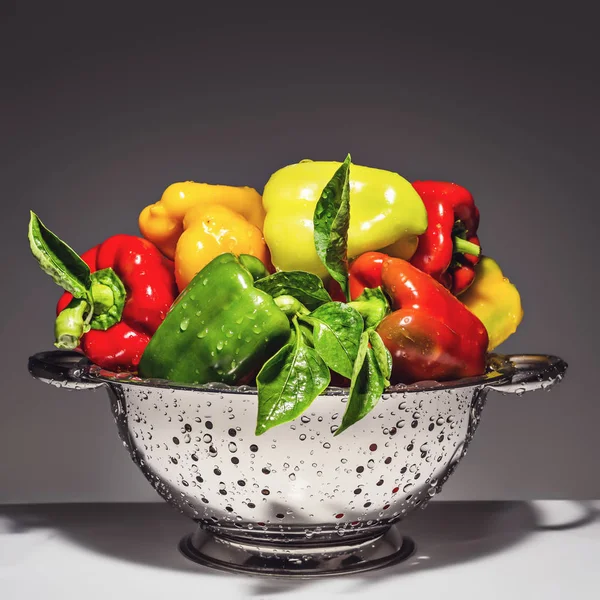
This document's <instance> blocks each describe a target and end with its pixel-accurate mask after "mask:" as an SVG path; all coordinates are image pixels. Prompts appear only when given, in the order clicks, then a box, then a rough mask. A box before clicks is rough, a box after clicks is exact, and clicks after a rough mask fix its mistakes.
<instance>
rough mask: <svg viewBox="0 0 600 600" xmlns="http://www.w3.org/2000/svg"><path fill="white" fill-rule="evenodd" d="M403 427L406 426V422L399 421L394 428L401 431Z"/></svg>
mask: <svg viewBox="0 0 600 600" xmlns="http://www.w3.org/2000/svg"><path fill="white" fill-rule="evenodd" d="M404 425H406V421H405V420H404V419H400V420H399V421H398V422H397V423H396V427H397V428H398V429H402V428H403V427H404Z"/></svg>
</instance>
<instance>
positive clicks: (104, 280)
mask: <svg viewBox="0 0 600 600" xmlns="http://www.w3.org/2000/svg"><path fill="white" fill-rule="evenodd" d="M91 279H92V298H93V300H94V316H93V317H92V320H91V321H90V326H91V328H92V329H100V330H102V331H106V330H107V329H108V328H109V327H112V326H113V325H114V324H115V323H118V322H119V321H120V320H121V316H122V314H123V307H124V306H125V299H126V296H127V292H126V291H125V286H124V285H123V282H122V281H121V279H120V278H119V276H118V275H117V274H116V273H115V272H114V271H113V270H112V269H111V268H110V267H109V268H108V269H102V270H101V271H94V272H93V273H92V275H91Z"/></svg>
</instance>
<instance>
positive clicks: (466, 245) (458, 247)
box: [454, 236, 481, 256]
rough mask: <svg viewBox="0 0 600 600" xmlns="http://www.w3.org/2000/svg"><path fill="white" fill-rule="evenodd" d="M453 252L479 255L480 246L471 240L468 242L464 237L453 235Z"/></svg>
mask: <svg viewBox="0 0 600 600" xmlns="http://www.w3.org/2000/svg"><path fill="white" fill-rule="evenodd" d="M454 253H455V254H470V255H472V256H479V255H480V254H481V247H480V246H479V245H477V244H474V243H473V242H469V241H468V240H465V239H464V238H461V237H458V236H455V238H454Z"/></svg>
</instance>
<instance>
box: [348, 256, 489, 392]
mask: <svg viewBox="0 0 600 600" xmlns="http://www.w3.org/2000/svg"><path fill="white" fill-rule="evenodd" d="M349 286H350V295H351V298H352V299H353V300H354V299H355V298H357V297H358V296H360V294H362V292H363V290H364V289H365V287H371V288H374V287H379V286H381V287H382V288H383V290H384V292H385V293H386V295H387V296H388V297H389V299H390V301H391V306H392V309H393V312H392V313H391V314H389V315H388V316H386V317H385V318H384V319H383V320H382V321H381V323H380V324H379V326H378V327H377V332H378V333H379V335H380V336H381V338H382V340H383V343H384V344H385V346H386V347H387V349H388V350H389V351H390V353H391V354H392V359H393V367H392V377H391V379H390V381H391V382H392V383H400V382H401V383H413V382H415V381H422V380H437V381H447V380H452V379H460V378H462V377H472V376H476V375H481V374H483V373H484V372H485V367H486V351H487V346H488V334H487V331H486V329H485V327H484V325H483V323H482V322H481V321H480V320H479V319H478V318H477V317H476V316H475V315H474V314H473V313H471V312H470V311H469V310H468V309H467V308H466V307H465V306H464V304H462V302H460V301H459V300H458V299H457V298H456V297H455V296H453V295H452V293H451V292H450V291H449V290H448V289H446V288H445V287H444V286H443V285H441V284H440V283H439V282H437V281H436V280H435V279H433V278H432V277H431V276H430V275H427V274H426V273H424V272H423V271H421V270H419V269H417V268H416V267H415V266H413V265H412V264H410V263H409V262H407V261H405V260H402V259H400V258H391V257H389V256H387V255H385V254H382V253H379V252H366V253H365V254H362V255H361V256H359V257H358V258H357V259H356V260H354V261H353V262H352V264H351V265H350V269H349Z"/></svg>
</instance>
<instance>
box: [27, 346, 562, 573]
mask: <svg viewBox="0 0 600 600" xmlns="http://www.w3.org/2000/svg"><path fill="white" fill-rule="evenodd" d="M566 368H567V365H566V363H565V362H564V361H562V360H561V359H560V358H557V357H554V356H543V355H517V356H501V355H492V356H491V357H490V360H489V368H488V372H487V373H486V374H485V375H483V376H481V377H476V378H470V379H462V380H459V381H454V382H447V383H443V384H441V383H436V382H420V383H419V384H414V385H411V386H395V387H393V388H389V389H388V390H386V393H385V394H384V396H383V398H382V399H381V400H380V402H379V404H378V405H377V406H376V407H375V409H374V410H373V411H372V412H371V413H370V414H369V415H367V416H366V417H365V418H364V419H362V420H361V421H359V422H358V423H356V424H354V425H353V426H352V427H350V428H349V429H348V430H347V431H345V432H344V433H342V434H341V435H339V436H337V437H334V435H333V433H334V432H335V429H336V427H337V426H338V425H339V424H340V422H341V417H342V415H343V413H344V410H345V402H346V401H347V390H344V389H340V388H330V389H328V390H327V392H326V393H325V394H324V395H322V396H320V397H319V398H317V399H316V400H315V402H314V403H313V404H312V405H311V407H310V408H309V410H308V411H307V412H306V413H305V414H304V415H303V416H301V417H299V418H297V419H296V420H294V421H292V422H290V423H286V424H284V425H279V426H277V427H275V428H273V429H271V430H269V431H267V432H266V433H264V434H263V435H261V436H258V437H257V436H255V435H254V429H255V425H256V413H257V396H256V389H254V388H250V387H238V388H232V387H228V386H222V385H203V386H190V385H177V384H172V383H170V382H167V381H161V380H147V379H146V380H144V379H139V378H136V377H133V376H131V375H119V374H115V373H110V372H107V371H103V370H102V369H100V368H99V367H97V366H94V365H92V364H91V363H89V361H87V359H85V358H84V357H82V355H81V354H78V353H75V352H60V351H54V352H42V353H39V354H36V355H35V356H32V357H31V358H30V359H29V369H30V372H31V374H32V375H33V376H34V377H36V378H38V379H41V380H42V381H45V382H47V383H52V384H54V385H57V386H60V387H66V388H71V389H90V388H104V389H106V390H107V391H108V394H109V396H110V401H111V407H112V411H113V415H114V418H115V421H116V424H117V428H118V432H119V435H120V437H121V439H122V441H123V444H124V445H125V447H126V448H127V450H128V451H129V454H130V456H131V458H132V459H133V461H134V462H135V464H136V465H137V466H138V467H139V468H140V469H141V471H142V472H143V474H144V475H145V477H146V478H147V479H148V481H149V482H150V484H151V485H152V486H153V487H154V488H155V489H156V491H157V492H158V493H159V494H160V495H161V496H162V497H163V498H164V499H165V500H166V501H167V502H169V504H171V505H173V506H174V507H176V508H177V509H178V510H180V511H181V512H182V513H184V514H185V515H187V516H188V517H190V518H191V519H193V520H194V521H195V522H196V523H197V524H198V527H197V528H196V531H195V532H193V533H192V534H191V535H189V536H187V537H186V538H184V539H183V540H182V541H181V544H180V548H181V550H182V552H183V553H184V554H185V555H186V556H188V558H190V559H192V560H195V561H197V562H199V563H201V564H204V565H209V566H212V567H216V568H220V569H224V570H233V571H242V572H247V573H252V574H268V575H275V576H303V577H311V576H322V575H332V574H341V573H349V572H356V571H364V570H369V569H373V568H378V567H382V566H384V565H389V564H392V563H395V562H398V561H400V560H403V559H404V558H406V557H407V556H409V555H410V554H411V553H412V551H413V550H414V547H415V546H414V542H413V541H412V540H410V539H407V538H406V537H402V536H401V535H400V533H399V531H398V528H395V527H394V528H392V527H391V526H392V524H394V523H396V522H398V521H400V520H401V519H403V518H404V517H405V516H406V515H407V514H408V513H410V512H411V511H412V510H414V509H415V508H416V507H417V506H424V505H425V504H426V503H427V502H428V501H429V499H430V498H431V497H433V496H434V495H435V494H436V493H438V492H439V491H440V490H441V488H442V486H443V484H444V482H445V481H446V480H447V479H448V477H449V476H450V475H451V473H452V472H453V471H454V469H455V467H456V465H457V464H458V462H459V461H460V460H461V458H462V457H463V456H464V455H465V452H466V450H467V447H468V445H469V442H470V441H471V439H472V437H473V435H474V433H475V431H476V429H477V426H478V424H479V419H480V416H481V411H482V409H483V407H484V404H485V401H486V397H487V395H488V392H489V391H490V390H496V391H498V392H502V393H517V394H521V393H524V392H528V391H533V390H537V389H541V388H548V387H550V386H552V385H553V384H555V383H556V382H558V381H560V380H561V379H562V377H563V375H564V373H565V371H566Z"/></svg>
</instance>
